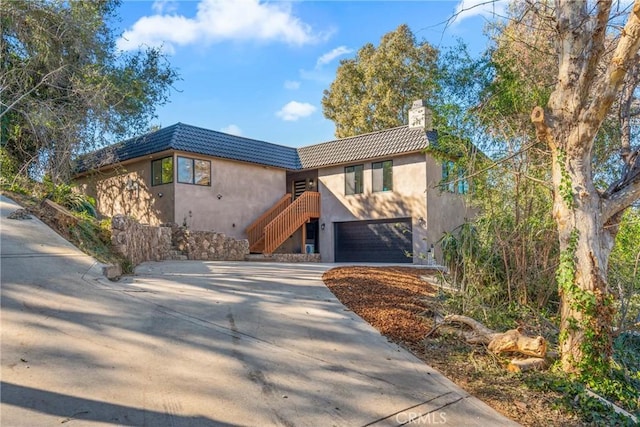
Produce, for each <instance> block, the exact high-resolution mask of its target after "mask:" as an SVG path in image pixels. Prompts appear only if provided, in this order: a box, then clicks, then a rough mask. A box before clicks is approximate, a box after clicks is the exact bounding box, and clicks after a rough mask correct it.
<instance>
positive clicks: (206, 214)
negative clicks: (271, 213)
mask: <svg viewBox="0 0 640 427" xmlns="http://www.w3.org/2000/svg"><path fill="white" fill-rule="evenodd" d="M177 155H182V156H184V157H190V158H196V159H204V160H210V161H211V186H206V187H205V186H199V185H192V184H179V183H176V184H175V219H176V222H177V223H178V224H182V223H183V221H185V219H186V223H187V225H188V226H189V228H190V229H192V230H203V231H216V232H219V233H224V234H226V235H227V236H230V237H234V238H236V239H244V238H246V234H245V232H244V230H245V228H246V227H247V226H248V225H249V224H251V223H252V222H253V221H254V220H255V219H257V218H258V217H259V216H260V215H262V214H263V213H264V212H265V211H266V210H267V209H269V208H270V207H271V206H273V204H274V203H275V202H277V201H278V200H279V199H280V198H281V197H282V196H283V195H284V194H285V192H286V191H285V190H286V173H285V171H284V170H282V169H276V168H269V167H265V166H259V165H252V164H249V163H242V162H235V161H231V160H222V159H217V158H210V157H206V156H194V155H193V154H189V153H184V154H180V153H177ZM218 194H219V195H220V196H221V198H220V199H218Z"/></svg>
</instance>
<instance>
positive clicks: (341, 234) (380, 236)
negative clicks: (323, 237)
mask: <svg viewBox="0 0 640 427" xmlns="http://www.w3.org/2000/svg"><path fill="white" fill-rule="evenodd" d="M334 230H335V258H336V262H399V263H411V262H413V260H412V258H411V257H408V256H406V253H407V252H411V248H412V235H411V219H410V218H400V219H394V220H382V221H352V222H340V223H336V224H335V227H334Z"/></svg>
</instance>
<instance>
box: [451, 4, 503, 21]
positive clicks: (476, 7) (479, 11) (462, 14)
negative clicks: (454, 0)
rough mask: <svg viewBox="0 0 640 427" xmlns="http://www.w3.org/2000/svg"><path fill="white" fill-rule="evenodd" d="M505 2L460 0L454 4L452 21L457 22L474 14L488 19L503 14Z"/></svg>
mask: <svg viewBox="0 0 640 427" xmlns="http://www.w3.org/2000/svg"><path fill="white" fill-rule="evenodd" d="M507 4H508V3H507V1H506V0H461V1H460V3H458V5H457V6H456V11H455V17H454V20H453V23H455V24H459V23H460V22H462V21H463V20H465V19H467V18H472V17H474V16H483V17H485V18H489V19H494V18H496V17H497V16H504V13H505V11H506V10H507Z"/></svg>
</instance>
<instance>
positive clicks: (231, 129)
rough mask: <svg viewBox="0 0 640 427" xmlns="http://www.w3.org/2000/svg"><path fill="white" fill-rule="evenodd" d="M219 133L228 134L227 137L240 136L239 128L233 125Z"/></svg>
mask: <svg viewBox="0 0 640 427" xmlns="http://www.w3.org/2000/svg"><path fill="white" fill-rule="evenodd" d="M220 132H224V133H228V134H229V135H236V136H242V129H240V126H238V125H234V124H233V123H232V124H230V125H229V126H225V127H223V128H222V129H220Z"/></svg>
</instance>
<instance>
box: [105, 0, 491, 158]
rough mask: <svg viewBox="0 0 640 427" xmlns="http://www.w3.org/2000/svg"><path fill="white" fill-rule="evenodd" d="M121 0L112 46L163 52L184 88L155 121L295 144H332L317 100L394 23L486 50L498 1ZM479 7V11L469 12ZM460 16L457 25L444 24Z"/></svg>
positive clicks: (433, 39) (437, 40)
mask: <svg viewBox="0 0 640 427" xmlns="http://www.w3.org/2000/svg"><path fill="white" fill-rule="evenodd" d="M484 3H485V2H483V0H459V1H295V2H283V1H271V2H264V1H258V0H199V1H166V0H161V1H155V2H154V1H125V2H123V4H122V6H121V7H120V10H119V14H120V17H121V20H120V22H118V23H117V25H118V27H117V30H118V31H119V32H122V37H121V38H120V39H119V40H118V46H119V48H121V49H122V50H135V49H137V48H138V47H139V46H141V45H143V46H144V45H148V46H162V48H163V49H164V51H165V52H166V53H167V55H168V58H169V60H170V63H171V65H172V66H173V67H175V68H177V69H178V71H179V73H180V75H181V78H182V81H180V82H178V83H177V84H176V85H175V88H176V89H177V90H175V91H173V92H172V93H171V98H170V103H168V104H167V105H165V106H163V107H160V108H159V109H158V111H157V113H158V119H157V120H156V121H155V123H156V124H159V125H161V126H163V127H164V126H169V125H172V124H174V123H177V122H183V123H187V124H191V125H194V126H200V127H204V128H207V129H213V130H219V131H223V132H228V133H233V134H238V135H242V136H246V137H249V138H255V139H260V140H265V141H269V142H273V143H278V144H283V145H289V146H293V147H297V146H301V145H309V144H313V143H318V142H323V141H328V140H331V139H333V138H334V130H335V129H334V125H333V122H331V121H329V120H327V119H325V118H324V116H323V114H322V106H321V99H322V93H323V90H325V89H327V88H328V87H329V85H330V84H331V82H332V81H333V79H334V77H335V71H336V68H337V67H338V65H339V61H340V59H344V58H352V57H354V56H355V53H356V51H357V50H358V49H359V48H360V47H362V46H363V45H364V44H366V43H373V44H374V45H377V44H378V43H379V41H380V38H381V37H382V36H383V35H384V34H385V33H387V32H389V31H393V30H394V29H396V28H397V27H398V26H399V25H401V24H407V25H409V27H410V28H411V29H412V31H413V33H414V34H415V35H416V37H417V38H418V39H419V40H420V39H426V40H427V41H428V42H429V43H431V44H432V45H434V46H436V47H440V48H443V47H446V46H450V45H452V44H454V43H455V41H456V39H462V40H464V41H465V42H466V43H467V44H468V45H469V46H470V48H471V49H472V50H473V51H480V50H481V49H482V48H484V46H485V44H486V40H485V39H484V37H483V35H482V27H483V25H484V24H485V22H486V20H487V19H491V17H492V16H494V14H493V13H494V12H496V13H498V14H500V13H502V10H503V9H502V8H503V7H504V5H503V3H502V2H498V3H494V4H484ZM476 5H479V6H476ZM456 10H464V11H463V12H462V13H461V14H460V15H458V18H457V19H456V21H455V22H453V23H451V22H450V23H449V24H448V25H447V20H448V19H449V18H451V17H452V15H453V14H454V13H455V12H456Z"/></svg>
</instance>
